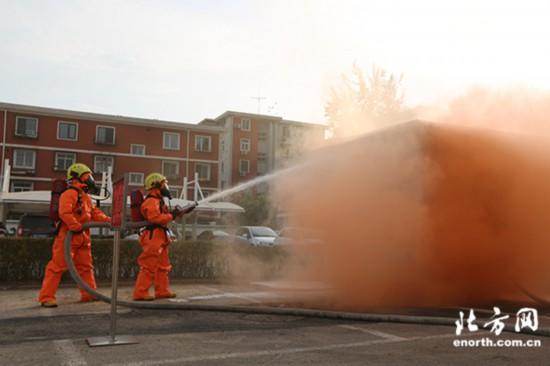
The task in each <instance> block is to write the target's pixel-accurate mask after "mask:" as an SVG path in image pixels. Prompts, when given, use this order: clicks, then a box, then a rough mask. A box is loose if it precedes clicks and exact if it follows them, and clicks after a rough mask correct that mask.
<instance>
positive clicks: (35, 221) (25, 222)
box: [16, 214, 55, 238]
mask: <svg viewBox="0 0 550 366" xmlns="http://www.w3.org/2000/svg"><path fill="white" fill-rule="evenodd" d="M54 231H55V224H54V222H53V221H52V220H51V219H50V218H49V217H48V216H39V215H29V214H24V215H23V216H21V219H20V220H19V224H18V225H17V233H16V235H17V236H18V237H31V238H47V237H49V236H53V234H54Z"/></svg>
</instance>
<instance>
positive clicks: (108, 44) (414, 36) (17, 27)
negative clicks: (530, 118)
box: [0, 0, 550, 123]
mask: <svg viewBox="0 0 550 366" xmlns="http://www.w3.org/2000/svg"><path fill="white" fill-rule="evenodd" d="M479 3H481V4H479ZM0 9H1V13H2V17H1V18H2V21H0V70H1V81H0V100H1V101H5V102H14V103H22V104H32V105H42V106H49V107H59V108H67V109H77V110H85V111H91V112H99V113H110V114H121V115H129V116H138V117H146V118H159V119H168V120H177V121H182V122H191V123H194V122H198V121H199V120H201V119H202V118H205V117H215V116H217V115H218V114H220V113H222V112H223V111H225V110H240V111H248V112H256V111H257V107H258V105H257V102H256V101H255V100H254V99H252V97H253V96H257V95H261V96H264V97H266V99H265V100H264V101H263V103H262V109H261V112H262V113H271V114H276V115H283V116H284V117H285V118H289V119H296V120H306V121H323V120H324V116H323V105H324V102H325V100H326V96H327V92H328V89H329V87H330V85H332V84H333V83H334V82H335V81H336V80H337V78H338V75H339V74H340V73H342V72H347V71H349V70H350V68H351V65H352V64H353V62H357V63H358V64H359V65H360V66H362V67H364V68H369V67H370V65H371V64H372V63H376V64H378V65H380V66H382V67H385V68H387V69H389V70H390V71H392V72H396V73H404V75H405V79H404V87H405V92H406V97H407V100H408V103H409V104H411V105H413V104H418V103H434V102H438V101H440V100H445V99H448V98H451V97H453V96H455V95H457V94H459V93H461V92H462V91H464V90H465V89H466V88H468V87H469V86H472V85H480V84H482V85H489V86H497V87H500V86H503V85H515V84H522V85H527V86H530V87H536V88H543V89H545V88H550V68H549V67H548V66H547V65H549V64H550V42H548V39H550V25H549V24H550V22H548V19H549V16H550V2H549V1H543V0H541V1H536V0H529V1H521V2H519V1H518V2H512V1H508V2H507V1H484V2H478V1H463V2H442V1H436V0H420V1H414V2H410V1H403V0H399V1H392V2H389V1H356V0H349V1H344V0H342V1H328V0H327V1H324V0H319V1H311V0H302V1H285V0H281V1H207V0H206V1H62V0H60V1H47V0H45V1H24V0H22V1H8V0H0Z"/></svg>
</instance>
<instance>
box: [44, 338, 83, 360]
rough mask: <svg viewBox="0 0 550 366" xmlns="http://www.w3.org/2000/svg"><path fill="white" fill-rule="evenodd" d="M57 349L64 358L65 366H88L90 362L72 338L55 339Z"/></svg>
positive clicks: (54, 343)
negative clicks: (82, 354)
mask: <svg viewBox="0 0 550 366" xmlns="http://www.w3.org/2000/svg"><path fill="white" fill-rule="evenodd" d="M53 345H54V347H55V350H56V351H57V353H58V354H59V356H60V357H61V360H62V363H61V364H62V365H63V366H86V365H88V363H87V362H86V360H85V359H84V358H83V357H82V356H81V355H80V353H79V352H78V350H77V349H76V347H75V346H74V344H73V341H72V340H70V339H63V340H58V341H53Z"/></svg>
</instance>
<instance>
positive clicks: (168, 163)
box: [162, 160, 180, 179]
mask: <svg viewBox="0 0 550 366" xmlns="http://www.w3.org/2000/svg"><path fill="white" fill-rule="evenodd" d="M179 172H180V163H179V161H173V160H163V161H162V174H163V175H164V176H166V177H167V178H169V179H174V178H178V175H179Z"/></svg>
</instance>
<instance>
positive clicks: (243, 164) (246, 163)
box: [239, 160, 250, 176]
mask: <svg viewBox="0 0 550 366" xmlns="http://www.w3.org/2000/svg"><path fill="white" fill-rule="evenodd" d="M249 172H250V160H239V173H240V175H241V176H245V175H247V174H248V173H249Z"/></svg>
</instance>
